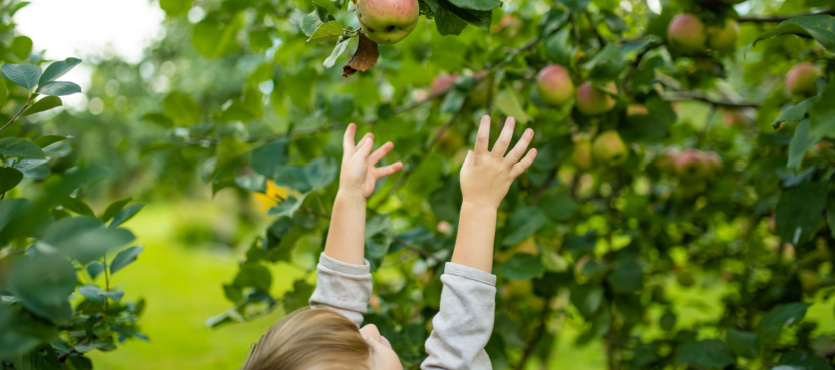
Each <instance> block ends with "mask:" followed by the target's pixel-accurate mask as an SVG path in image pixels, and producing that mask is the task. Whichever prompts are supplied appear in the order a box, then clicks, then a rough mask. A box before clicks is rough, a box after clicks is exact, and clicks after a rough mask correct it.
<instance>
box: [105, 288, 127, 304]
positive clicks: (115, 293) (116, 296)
mask: <svg viewBox="0 0 835 370" xmlns="http://www.w3.org/2000/svg"><path fill="white" fill-rule="evenodd" d="M102 295H103V296H105V297H107V298H110V299H112V300H114V301H116V302H121V301H122V297H124V296H125V291H124V290H121V289H115V290H111V291H106V292H103V293H102Z"/></svg>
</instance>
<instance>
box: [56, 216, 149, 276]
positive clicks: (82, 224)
mask: <svg viewBox="0 0 835 370" xmlns="http://www.w3.org/2000/svg"><path fill="white" fill-rule="evenodd" d="M133 240H134V236H133V234H132V233H131V232H130V231H128V230H126V229H110V228H106V227H104V223H102V222H101V221H99V220H97V219H95V218H93V217H89V216H79V217H67V218H63V219H61V220H58V221H56V222H55V223H54V224H52V225H50V226H49V228H47V229H46V231H45V233H44V237H43V239H42V240H41V242H40V243H42V244H45V245H46V246H47V248H49V247H51V248H54V249H55V250H57V251H58V252H61V253H62V254H64V255H66V256H69V257H72V258H75V259H77V260H78V262H80V263H81V264H82V265H86V264H87V263H89V262H90V261H93V260H95V259H98V258H101V257H102V255H104V254H105V253H106V252H107V251H109V250H111V249H114V248H118V247H121V246H123V245H125V244H128V243H130V242H132V241H133ZM40 243H39V244H40ZM39 248H40V247H39Z"/></svg>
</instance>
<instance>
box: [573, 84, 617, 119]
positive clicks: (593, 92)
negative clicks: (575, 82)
mask: <svg viewBox="0 0 835 370" xmlns="http://www.w3.org/2000/svg"><path fill="white" fill-rule="evenodd" d="M606 87H607V88H608V89H609V90H611V91H614V92H617V91H618V87H617V85H615V83H614V82H612V81H610V82H609V83H607V84H606ZM616 103H617V101H616V100H615V98H613V97H612V96H611V95H609V93H607V92H604V91H603V90H601V89H598V88H596V87H594V86H592V84H590V83H588V82H583V84H582V85H580V87H579V88H577V109H578V110H580V113H583V114H585V115H587V116H596V115H600V114H603V113H606V112H608V111H610V110H612V108H614V107H615V104H616Z"/></svg>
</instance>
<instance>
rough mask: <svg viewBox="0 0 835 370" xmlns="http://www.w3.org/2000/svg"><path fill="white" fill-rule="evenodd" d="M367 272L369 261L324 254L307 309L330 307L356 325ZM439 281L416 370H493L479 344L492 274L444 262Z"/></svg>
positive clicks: (364, 301)
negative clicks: (438, 299) (438, 303)
mask: <svg viewBox="0 0 835 370" xmlns="http://www.w3.org/2000/svg"><path fill="white" fill-rule="evenodd" d="M370 271H371V270H370V266H369V265H368V261H366V262H365V264H363V265H352V264H348V263H344V262H340V261H337V260H335V259H333V258H330V257H328V256H326V255H325V254H324V253H323V254H322V255H321V256H320V258H319V265H318V266H317V275H318V283H317V284H316V290H314V291H313V295H312V296H311V297H310V305H311V306H314V307H325V308H329V309H332V310H334V311H336V312H339V313H340V314H342V315H343V316H345V317H347V318H348V319H349V320H351V321H352V322H353V323H354V324H356V325H357V326H358V327H359V326H361V325H362V315H363V314H364V313H365V312H366V311H367V307H368V300H369V299H370V298H371V289H372V284H371V272H370ZM441 282H442V283H443V284H444V288H443V290H442V291H441V306H440V311H439V312H438V314H437V315H435V318H433V319H432V325H433V330H432V333H431V334H430V335H429V339H427V340H426V353H427V354H428V357H427V358H426V360H424V361H423V363H422V364H421V369H492V365H491V364H490V358H489V357H487V352H485V351H484V346H486V345H487V341H488V340H489V339H490V334H491V333H492V332H493V319H494V311H495V306H496V275H493V274H490V273H487V272H484V271H481V270H478V269H475V268H472V267H468V266H464V265H459V264H455V263H451V262H448V263H447V264H446V266H445V268H444V274H443V275H441Z"/></svg>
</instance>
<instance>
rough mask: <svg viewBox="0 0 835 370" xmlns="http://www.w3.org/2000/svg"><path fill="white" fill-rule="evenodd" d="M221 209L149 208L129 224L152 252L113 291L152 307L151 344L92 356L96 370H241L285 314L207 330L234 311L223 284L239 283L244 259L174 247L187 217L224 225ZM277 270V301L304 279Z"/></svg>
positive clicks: (147, 320) (116, 280)
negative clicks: (255, 345) (216, 317)
mask: <svg viewBox="0 0 835 370" xmlns="http://www.w3.org/2000/svg"><path fill="white" fill-rule="evenodd" d="M222 207H223V206H222V205H220V204H216V203H209V204H205V203H204V204H177V205H165V204H161V205H149V206H147V207H146V208H145V209H143V210H142V212H140V213H139V214H138V215H137V216H136V218H134V219H132V220H130V221H129V222H128V223H127V224H126V227H128V228H130V229H131V230H133V231H134V233H135V234H136V235H137V237H138V241H139V243H140V244H144V245H145V250H144V252H143V253H142V255H140V256H139V258H138V259H137V261H136V262H134V263H133V264H132V265H130V266H129V267H127V268H125V269H124V270H122V271H119V272H118V273H117V274H115V275H114V276H113V277H112V279H111V283H112V284H114V285H117V286H121V287H122V288H123V289H124V290H125V292H126V296H125V299H127V300H134V299H136V298H138V297H145V299H146V300H147V308H146V310H145V313H144V314H143V316H142V318H141V319H140V325H141V328H142V330H143V331H144V332H145V333H146V334H147V335H148V336H149V337H150V342H143V341H139V340H130V341H127V342H125V343H124V344H122V345H121V346H120V347H119V348H118V349H117V350H116V351H112V352H99V351H96V352H93V353H91V355H90V357H91V358H92V359H93V362H94V363H95V365H96V368H97V369H137V368H149V369H183V368H189V369H191V368H200V369H235V368H239V367H240V366H241V364H242V362H243V360H244V358H245V356H246V355H247V353H248V352H247V349H248V348H249V346H250V345H251V344H252V343H255V342H256V341H257V340H258V338H259V337H260V336H261V335H262V334H263V333H264V332H265V331H266V330H267V328H268V327H269V326H270V325H272V324H273V323H274V322H275V321H276V319H277V318H278V317H279V315H280V313H279V312H276V313H274V314H271V315H269V316H266V317H262V318H259V319H257V320H254V321H252V322H246V323H240V324H232V325H227V326H223V327H221V328H218V329H209V328H207V327H206V326H205V321H206V319H207V318H209V317H211V316H213V315H215V314H218V313H220V312H223V311H226V310H228V309H229V308H230V303H229V302H227V301H226V299H225V298H224V297H223V292H222V290H221V287H220V284H221V283H222V282H226V281H229V280H231V279H232V277H234V274H235V273H236V271H237V265H236V264H235V260H236V259H237V256H235V255H234V254H233V253H232V252H225V253H224V252H220V251H218V250H217V249H206V248H196V247H192V248H188V247H186V246H184V245H181V244H178V243H177V242H175V239H176V238H175V237H174V232H175V228H176V225H177V223H178V220H181V217H189V216H188V214H193V215H199V216H195V217H200V218H206V217H209V216H214V217H217V218H222V215H223V209H222ZM183 210H187V211H186V212H184V211H183ZM178 213H180V214H178ZM184 213H188V214H184ZM228 214H233V215H234V214H236V213H234V212H230V213H228ZM272 269H273V289H272V290H273V293H274V294H280V293H282V292H285V291H287V290H289V289H290V288H291V286H292V282H293V281H294V280H295V278H296V277H298V276H301V274H302V272H301V271H300V270H298V269H296V268H294V267H292V266H290V265H286V264H279V265H277V266H274V267H273V268H272Z"/></svg>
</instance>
